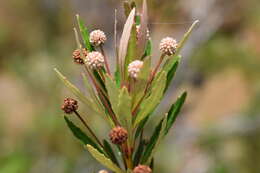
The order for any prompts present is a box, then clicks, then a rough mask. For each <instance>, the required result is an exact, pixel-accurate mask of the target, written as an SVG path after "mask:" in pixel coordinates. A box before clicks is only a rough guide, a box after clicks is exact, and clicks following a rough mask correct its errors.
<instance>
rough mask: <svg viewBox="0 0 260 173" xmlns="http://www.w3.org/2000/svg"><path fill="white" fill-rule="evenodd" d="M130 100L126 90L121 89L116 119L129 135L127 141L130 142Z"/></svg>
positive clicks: (124, 88)
mask: <svg viewBox="0 0 260 173" xmlns="http://www.w3.org/2000/svg"><path fill="white" fill-rule="evenodd" d="M131 105H132V100H131V97H130V95H129V94H128V91H127V88H126V87H123V88H122V89H121V91H120V94H119V102H118V112H117V118H118V120H119V122H120V124H121V125H122V126H123V127H125V128H126V129H127V131H128V133H129V135H128V136H129V138H128V139H129V141H130V143H131V142H132V141H133V140H132V134H131V133H132V113H131Z"/></svg>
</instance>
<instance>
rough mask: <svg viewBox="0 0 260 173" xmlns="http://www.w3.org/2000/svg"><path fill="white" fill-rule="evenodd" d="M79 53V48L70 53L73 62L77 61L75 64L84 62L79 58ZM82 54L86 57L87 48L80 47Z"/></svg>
mask: <svg viewBox="0 0 260 173" xmlns="http://www.w3.org/2000/svg"><path fill="white" fill-rule="evenodd" d="M80 53H81V52H80V50H79V49H76V50H74V52H73V53H72V57H73V59H74V62H75V63H77V64H84V60H83V59H82V58H81V55H80ZM82 54H83V56H84V57H86V56H87V54H88V52H87V50H86V49H82Z"/></svg>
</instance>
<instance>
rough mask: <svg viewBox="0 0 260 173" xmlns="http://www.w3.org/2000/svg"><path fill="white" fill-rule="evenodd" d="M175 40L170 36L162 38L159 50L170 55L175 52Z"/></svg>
mask: <svg viewBox="0 0 260 173" xmlns="http://www.w3.org/2000/svg"><path fill="white" fill-rule="evenodd" d="M177 46H178V44H177V41H176V40H175V39H173V38H171V37H166V38H164V39H162V41H161V43H160V50H161V51H162V53H164V54H166V55H168V56H170V55H173V54H175V52H176V49H177Z"/></svg>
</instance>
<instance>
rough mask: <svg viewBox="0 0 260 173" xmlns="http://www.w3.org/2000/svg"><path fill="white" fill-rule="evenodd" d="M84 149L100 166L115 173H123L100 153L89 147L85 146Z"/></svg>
mask: <svg viewBox="0 0 260 173" xmlns="http://www.w3.org/2000/svg"><path fill="white" fill-rule="evenodd" d="M86 148H87V149H88V151H89V152H90V154H91V155H92V156H93V157H94V158H95V159H96V160H97V161H98V162H99V163H100V164H102V165H104V166H106V167H107V168H108V169H110V170H112V171H114V172H115V173H124V171H122V170H121V169H120V168H119V167H118V166H117V165H116V164H114V163H113V162H112V161H111V160H110V159H109V158H107V157H106V156H105V155H104V154H102V153H100V152H99V151H98V150H96V149H95V148H94V147H92V146H91V145H86Z"/></svg>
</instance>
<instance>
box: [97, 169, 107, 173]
mask: <svg viewBox="0 0 260 173" xmlns="http://www.w3.org/2000/svg"><path fill="white" fill-rule="evenodd" d="M98 173H108V171H107V170H104V169H103V170H100V171H98Z"/></svg>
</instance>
